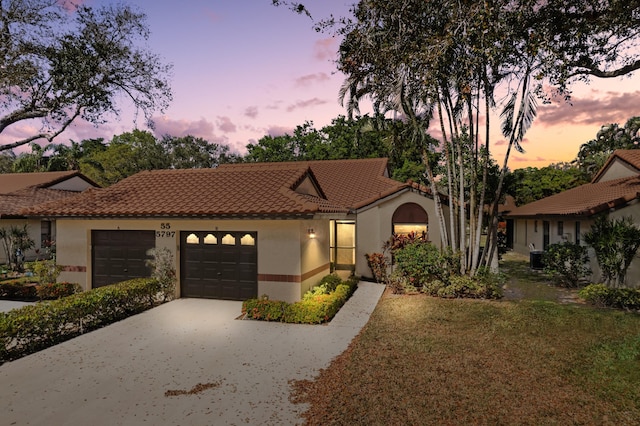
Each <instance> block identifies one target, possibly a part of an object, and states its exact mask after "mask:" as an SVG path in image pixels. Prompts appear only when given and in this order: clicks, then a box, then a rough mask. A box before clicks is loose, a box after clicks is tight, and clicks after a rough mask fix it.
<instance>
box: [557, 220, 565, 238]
mask: <svg viewBox="0 0 640 426" xmlns="http://www.w3.org/2000/svg"><path fill="white" fill-rule="evenodd" d="M558 235H560V236H562V235H564V222H558Z"/></svg>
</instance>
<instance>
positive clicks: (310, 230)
mask: <svg viewBox="0 0 640 426" xmlns="http://www.w3.org/2000/svg"><path fill="white" fill-rule="evenodd" d="M307 235H309V238H315V237H316V231H314V230H313V228H309V229H307Z"/></svg>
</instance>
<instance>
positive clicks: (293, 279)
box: [258, 263, 331, 283]
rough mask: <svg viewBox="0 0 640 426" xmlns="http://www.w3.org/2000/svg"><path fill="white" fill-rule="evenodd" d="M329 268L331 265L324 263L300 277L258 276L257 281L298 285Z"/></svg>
mask: <svg viewBox="0 0 640 426" xmlns="http://www.w3.org/2000/svg"><path fill="white" fill-rule="evenodd" d="M330 268H331V264H329V263H326V264H324V265H322V266H319V267H317V268H315V269H312V270H311V271H308V272H305V273H304V274H302V276H300V275H280V274H258V281H274V282H281V283H299V282H302V281H304V280H308V279H309V278H312V277H313V276H315V275H318V274H319V273H321V272H323V271H327V270H329V269H330Z"/></svg>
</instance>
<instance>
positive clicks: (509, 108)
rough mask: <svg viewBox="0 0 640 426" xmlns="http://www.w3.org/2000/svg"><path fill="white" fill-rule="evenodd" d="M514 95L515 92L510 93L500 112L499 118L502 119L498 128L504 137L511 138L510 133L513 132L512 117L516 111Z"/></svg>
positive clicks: (515, 94)
mask: <svg viewBox="0 0 640 426" xmlns="http://www.w3.org/2000/svg"><path fill="white" fill-rule="evenodd" d="M516 96H517V93H515V92H514V93H512V94H511V97H510V98H509V100H508V101H507V103H506V105H505V106H504V108H503V109H502V112H501V113H500V119H501V120H502V122H501V123H500V128H501V129H502V136H504V137H505V138H511V134H512V133H513V126H514V123H513V117H514V115H515V111H516Z"/></svg>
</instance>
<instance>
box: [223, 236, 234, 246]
mask: <svg viewBox="0 0 640 426" xmlns="http://www.w3.org/2000/svg"><path fill="white" fill-rule="evenodd" d="M222 244H224V245H226V246H235V245H236V237H234V236H233V235H231V234H227V235H225V236H224V237H222Z"/></svg>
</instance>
